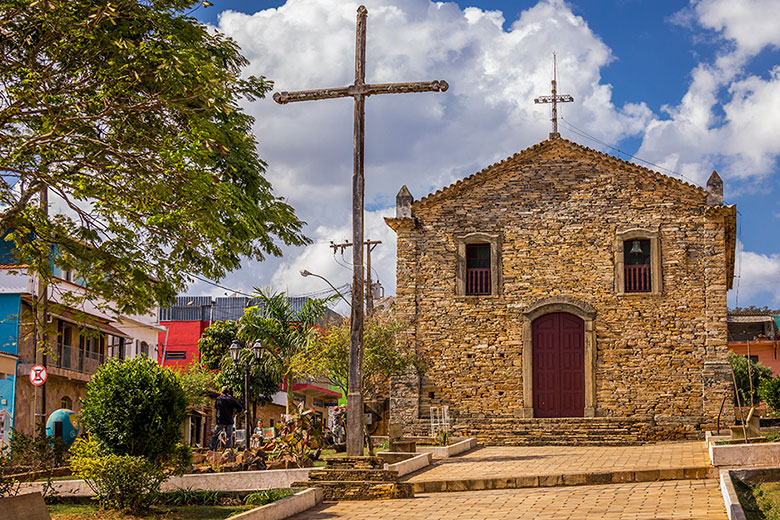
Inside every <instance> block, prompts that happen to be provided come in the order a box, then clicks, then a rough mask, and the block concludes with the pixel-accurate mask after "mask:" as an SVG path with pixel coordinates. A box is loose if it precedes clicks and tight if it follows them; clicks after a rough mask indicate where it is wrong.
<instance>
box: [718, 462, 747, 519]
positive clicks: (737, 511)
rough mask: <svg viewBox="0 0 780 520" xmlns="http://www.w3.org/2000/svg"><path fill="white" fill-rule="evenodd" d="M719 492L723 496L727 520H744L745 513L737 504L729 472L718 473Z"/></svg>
mask: <svg viewBox="0 0 780 520" xmlns="http://www.w3.org/2000/svg"><path fill="white" fill-rule="evenodd" d="M720 492H721V494H722V495H723V503H724V504H725V505H726V514H728V516H729V520H745V511H744V510H743V509H742V504H740V503H739V497H738V496H737V490H736V489H734V483H733V482H732V481H731V472H730V471H729V470H727V469H724V470H721V471H720Z"/></svg>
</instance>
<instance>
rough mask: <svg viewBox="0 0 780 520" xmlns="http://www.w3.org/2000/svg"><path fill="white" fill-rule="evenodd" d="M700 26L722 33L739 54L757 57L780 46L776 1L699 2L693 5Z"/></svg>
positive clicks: (779, 23) (730, 0)
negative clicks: (764, 50)
mask: <svg viewBox="0 0 780 520" xmlns="http://www.w3.org/2000/svg"><path fill="white" fill-rule="evenodd" d="M692 3H693V9H694V11H695V13H696V17H697V18H698V22H699V24H701V25H702V26H703V27H706V28H708V29H713V30H715V31H719V32H721V33H722V35H723V36H724V37H725V38H727V39H729V40H732V41H733V42H734V43H735V44H736V46H737V47H738V49H739V50H740V52H744V53H748V54H757V53H758V52H760V51H761V50H762V49H763V48H764V47H766V46H774V47H777V46H780V18H778V17H777V7H778V6H777V0H739V1H735V0H699V1H695V0H694V2H692Z"/></svg>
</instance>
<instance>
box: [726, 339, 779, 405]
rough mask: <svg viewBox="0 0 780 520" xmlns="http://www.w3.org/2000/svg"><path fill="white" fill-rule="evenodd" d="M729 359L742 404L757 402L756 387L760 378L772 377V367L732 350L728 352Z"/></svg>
mask: <svg viewBox="0 0 780 520" xmlns="http://www.w3.org/2000/svg"><path fill="white" fill-rule="evenodd" d="M729 361H730V362H731V367H732V368H733V369H734V379H736V382H737V392H739V399H740V401H741V402H742V406H751V403H754V404H758V387H759V385H760V384H761V380H762V379H766V378H771V377H772V369H771V368H767V367H765V366H764V365H762V364H761V363H757V362H753V361H750V360H749V359H748V358H746V357H745V356H740V355H738V354H735V353H733V352H729ZM751 388H752V391H751Z"/></svg>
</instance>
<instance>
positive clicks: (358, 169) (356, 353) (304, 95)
mask: <svg viewBox="0 0 780 520" xmlns="http://www.w3.org/2000/svg"><path fill="white" fill-rule="evenodd" d="M367 16H368V11H367V10H366V8H365V7H364V6H362V5H361V6H360V7H359V8H358V10H357V34H356V37H355V83H353V84H352V85H349V86H347V87H340V88H325V89H318V90H302V91H298V92H277V93H276V94H274V101H276V102H277V103H279V104H285V103H291V102H294V101H314V100H319V99H333V98H343V97H352V98H354V99H355V115H354V126H353V128H354V141H353V165H354V168H353V173H352V243H353V244H362V243H363V242H364V240H363V205H364V202H363V199H364V184H365V180H364V179H365V177H364V174H363V163H364V160H363V159H364V152H363V150H364V139H365V130H364V128H365V119H366V98H367V97H368V96H372V95H374V94H408V93H411V92H445V91H446V90H447V88H448V85H447V82H446V81H425V82H417V83H385V84H375V85H371V84H367V83H366V18H367ZM352 264H353V272H352V315H351V325H350V346H349V391H348V394H347V455H363V423H362V421H363V404H362V402H363V401H362V396H361V394H360V392H361V387H362V380H363V372H362V367H361V364H360V360H362V359H363V248H362V247H353V248H352Z"/></svg>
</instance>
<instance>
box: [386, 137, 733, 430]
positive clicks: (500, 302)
mask: <svg viewBox="0 0 780 520" xmlns="http://www.w3.org/2000/svg"><path fill="white" fill-rule="evenodd" d="M411 210H412V217H406V218H396V219H388V224H389V225H390V226H391V227H392V228H393V229H394V230H395V231H396V232H397V235H398V253H397V295H396V306H397V311H398V314H399V317H400V319H402V320H406V321H408V322H410V323H413V324H414V327H413V330H411V331H410V332H409V336H408V340H409V341H410V342H412V343H413V344H414V345H415V346H416V348H417V350H418V352H419V353H420V354H421V355H423V356H424V357H425V358H426V359H427V360H428V362H429V369H428V370H427V371H426V373H425V374H424V375H423V376H422V377H421V378H420V379H419V380H417V378H416V375H414V374H408V375H407V377H405V378H396V379H395V380H394V382H393V393H392V395H391V414H392V417H391V420H392V421H396V420H398V421H400V422H404V423H405V424H408V425H410V429H411V428H412V426H411V425H412V424H413V423H414V422H415V420H420V419H422V420H424V419H426V418H427V414H428V409H429V407H430V406H440V405H447V406H449V409H450V415H451V420H452V421H453V423H454V426H455V428H456V429H457V430H458V431H459V432H460V433H462V434H464V435H469V434H470V428H473V429H476V428H477V425H478V424H480V423H482V422H484V421H487V420H493V419H495V418H520V417H524V414H525V413H526V412H524V410H530V409H531V407H532V406H533V405H532V403H526V402H525V400H524V389H523V371H524V370H523V369H524V367H523V344H524V339H523V338H524V327H525V328H527V327H528V326H529V322H527V320H526V319H525V318H524V314H523V313H524V310H526V309H528V308H530V307H533V306H534V304H536V303H538V302H540V301H543V300H549V299H555V298H559V299H563V300H564V301H569V300H571V301H575V302H582V305H583V306H586V307H588V308H592V309H594V310H595V316H594V318H593V320H592V329H593V330H592V334H593V336H592V337H593V338H594V345H593V356H594V357H593V362H592V372H591V373H589V374H586V380H587V378H591V379H590V382H591V383H592V385H593V390H592V392H593V395H592V398H591V399H592V401H593V403H592V404H593V407H592V415H594V416H596V417H618V418H619V417H632V416H641V417H649V418H650V419H651V422H652V423H653V424H654V425H655V427H657V428H658V429H659V431H664V430H665V431H667V432H676V433H674V435H673V436H677V437H686V436H690V435H692V434H695V432H697V431H699V428H700V427H701V425H702V424H710V423H712V422H714V420H715V416H717V412H718V409H719V408H720V405H721V397H722V396H723V395H727V394H728V384H727V381H726V380H725V375H724V374H725V373H726V372H725V369H726V368H727V365H724V363H727V361H726V359H727V357H726V356H727V332H726V312H727V308H726V290H727V288H728V286H729V285H730V281H729V280H728V277H729V274H730V273H731V272H732V271H730V269H729V265H728V264H729V258H733V255H732V256H731V257H729V247H733V240H730V238H731V236H730V230H731V229H732V228H733V220H734V219H735V208H734V207H723V206H717V207H715V206H708V205H707V192H706V191H705V190H702V189H700V188H697V187H695V186H692V185H689V184H685V183H683V182H680V181H678V180H675V179H671V178H668V177H665V176H663V175H660V174H658V173H655V172H652V171H650V170H646V169H644V168H640V167H637V166H635V165H632V164H629V163H624V162H622V161H619V160H617V159H614V158H612V157H609V156H606V155H603V154H600V153H597V152H594V151H592V150H589V149H586V148H584V147H581V146H579V145H576V144H575V143H572V142H570V141H566V140H564V139H553V140H550V141H544V142H542V143H540V144H539V145H536V146H534V147H532V148H530V149H528V150H526V151H524V152H522V153H521V154H517V155H515V156H513V157H510V158H509V159H507V160H506V161H504V162H502V163H498V164H495V165H493V166H491V167H489V168H487V169H486V170H483V171H482V172H480V173H478V174H475V175H473V176H471V177H469V178H468V179H466V180H464V181H460V182H458V183H456V184H455V185H453V186H450V187H448V188H445V189H444V190H442V191H440V192H437V193H435V194H433V195H430V196H428V197H426V198H424V199H422V200H420V201H418V202H415V203H414V204H413V205H412V206H411ZM399 214H400V211H399ZM636 228H640V229H642V230H645V231H647V232H649V233H650V232H652V233H654V234H655V235H656V236H657V237H658V243H659V248H660V258H661V275H662V279H661V284H660V290H659V291H658V292H657V293H620V292H619V291H618V282H617V281H616V256H617V255H616V250H617V247H618V241H617V240H616V237H617V236H618V234H620V233H623V232H625V231H626V230H631V229H636ZM469 233H480V234H485V235H497V236H498V243H499V249H500V254H499V255H498V262H497V268H498V270H499V271H500V284H499V286H498V290H497V294H492V295H490V296H459V295H457V293H458V291H457V283H458V280H457V276H458V275H457V272H458V267H457V266H458V262H459V259H458V243H459V240H462V237H463V236H466V235H468V234H469ZM619 246H620V248H622V242H620V244H619ZM461 261H462V259H461ZM526 332H527V331H526ZM527 336H529V335H527ZM526 363H528V362H526ZM526 368H528V367H526ZM527 393H528V391H526V395H527ZM731 406H732V405H731V403H729V402H727V403H726V408H727V410H726V412H725V416H727V417H729V416H731V415H730V414H729V413H728V412H729V410H730V407H731ZM415 418H416V419H415ZM655 427H654V428H655ZM653 431H656V430H655V429H654V430H653ZM653 435H656V434H653ZM658 435H660V436H664V435H665V434H662V433H659V434H658Z"/></svg>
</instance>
